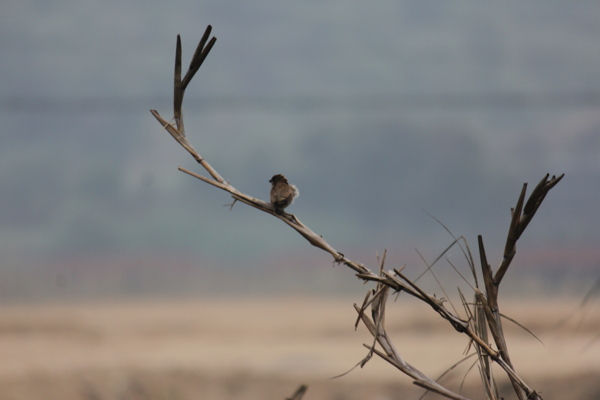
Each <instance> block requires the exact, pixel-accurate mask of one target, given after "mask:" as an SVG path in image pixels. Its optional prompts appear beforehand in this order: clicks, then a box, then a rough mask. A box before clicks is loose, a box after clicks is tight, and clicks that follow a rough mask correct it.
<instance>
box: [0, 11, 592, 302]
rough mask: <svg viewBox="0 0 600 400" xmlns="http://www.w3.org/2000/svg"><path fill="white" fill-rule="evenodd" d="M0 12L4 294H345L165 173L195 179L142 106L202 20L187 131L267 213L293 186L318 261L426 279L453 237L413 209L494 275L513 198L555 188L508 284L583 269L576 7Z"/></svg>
mask: <svg viewBox="0 0 600 400" xmlns="http://www.w3.org/2000/svg"><path fill="white" fill-rule="evenodd" d="M2 9H3V11H2V15H1V16H0V20H1V24H0V30H1V32H2V35H1V39H0V51H1V52H2V59H3V62H2V63H1V65H0V80H1V84H0V124H1V126H2V135H1V136H0V140H1V141H2V145H1V147H0V152H1V157H0V163H1V165H0V171H1V173H0V276H1V277H2V279H0V297H4V298H34V297H46V296H58V297H81V296H100V297H103V296H114V295H126V296H129V295H153V294H164V295H167V296H169V295H172V294H179V295H182V294H184V295H194V294H202V293H207V292H211V291H213V292H214V291H216V292H222V291H224V290H225V291H230V290H232V291H236V292H240V291H244V292H248V293H254V292H255V291H271V292H278V291H286V292H287V291H289V290H298V291H300V292H303V291H305V290H327V291H329V290H334V291H336V290H339V291H344V290H352V287H353V286H354V285H356V282H354V280H353V279H352V278H348V279H339V278H340V274H339V271H338V272H334V273H331V271H329V270H331V268H330V265H331V260H330V257H329V256H328V255H327V254H325V253H321V252H320V251H318V250H317V249H315V248H312V247H311V246H310V245H308V243H307V242H305V241H304V240H303V239H302V238H300V237H299V236H298V235H297V233H295V232H293V231H292V230H290V229H288V228H287V227H286V226H285V225H284V224H282V223H280V221H278V220H275V219H273V218H268V217H266V216H265V215H262V214H261V213H257V212H256V211H255V210H253V209H250V208H248V207H245V206H243V205H241V204H238V205H236V206H235V207H234V208H233V210H232V211H229V208H228V207H223V205H224V204H228V203H230V202H231V198H230V197H229V196H228V195H227V194H226V193H225V192H221V191H219V190H216V189H214V188H213V187H210V186H208V185H206V184H204V183H202V182H200V181H197V180H195V179H193V178H191V177H189V176H187V175H185V174H183V173H181V172H179V171H177V167H178V166H180V165H181V166H184V167H186V168H189V169H192V170H194V171H198V172H201V173H204V171H203V170H202V169H201V168H200V167H199V166H198V165H196V164H195V162H194V160H193V159H192V158H191V157H190V156H189V155H188V154H187V153H186V152H185V151H184V150H183V149H182V148H180V147H179V145H177V143H176V142H174V141H173V139H172V138H171V137H170V136H169V135H168V134H167V133H166V132H164V131H162V130H161V128H160V125H159V124H158V123H157V122H156V121H155V120H154V118H153V117H152V116H151V115H150V113H149V111H148V110H149V109H151V108H153V109H157V110H158V111H159V112H160V113H161V114H162V115H163V116H165V117H166V118H167V119H168V118H169V117H170V115H171V113H172V100H171V96H172V79H173V78H172V71H173V60H174V51H175V38H176V35H177V34H181V36H182V40H183V52H184V53H183V54H184V67H185V66H187V63H189V60H190V57H191V55H192V53H193V51H194V49H195V47H196V45H197V43H198V40H199V39H200V37H201V35H202V33H203V32H204V29H205V27H206V25H208V24H211V25H212V26H213V27H214V29H213V35H215V36H217V37H218V41H217V44H216V46H215V47H214V49H213V50H212V52H211V53H210V55H209V57H208V59H207V61H206V62H205V64H204V65H203V66H202V68H201V70H200V72H199V74H198V75H197V76H196V78H195V79H194V81H192V84H191V85H190V87H189V88H188V91H187V94H186V98H185V101H184V113H185V114H184V115H185V120H186V128H187V134H188V136H189V139H190V141H191V142H192V144H193V145H194V146H195V147H196V148H197V149H198V150H199V152H200V154H202V155H203V156H204V157H205V158H206V159H207V160H208V161H209V162H210V163H211V164H212V165H213V166H214V167H215V168H216V169H217V170H218V171H219V172H220V173H221V175H222V176H223V177H224V178H225V179H227V180H229V181H230V182H231V183H232V184H233V185H234V186H235V187H236V188H238V189H239V190H241V191H243V192H245V193H248V194H250V195H252V196H255V197H258V198H262V199H265V200H266V199H268V191H269V188H270V185H269V183H268V180H269V179H270V177H271V176H272V175H274V174H276V173H283V174H285V175H286V176H287V177H288V178H289V179H290V181H291V182H292V183H294V184H296V185H297V186H298V188H299V189H300V192H301V197H300V199H299V200H298V201H297V202H296V203H295V204H294V205H293V207H291V208H290V209H289V211H290V212H293V213H295V214H296V215H297V216H298V217H299V218H300V219H301V220H302V221H303V222H304V223H305V224H307V225H308V226H309V227H311V228H312V229H313V230H314V231H315V232H317V233H319V234H321V235H323V236H324V238H325V239H326V240H328V241H329V242H330V244H331V245H333V246H334V247H335V248H336V249H337V250H339V251H341V252H343V253H345V254H346V255H348V256H350V257H353V258H356V259H358V260H359V261H361V262H363V263H366V264H374V263H375V254H376V253H379V254H381V253H382V251H383V250H384V249H388V251H389V260H390V266H391V265H392V264H393V265H395V266H401V265H404V264H407V265H408V266H410V267H411V268H414V269H416V270H417V269H421V270H422V268H423V263H422V262H421V260H420V259H419V257H418V255H417V254H416V252H415V248H417V249H419V250H420V251H421V252H423V253H425V254H428V255H429V256H430V257H432V258H434V257H435V256H437V255H438V254H439V252H440V251H441V250H442V249H444V248H445V247H446V246H447V245H448V244H449V243H450V242H451V237H450V236H449V235H448V233H447V232H446V231H445V230H444V228H443V227H442V226H440V225H439V224H438V223H437V222H435V220H434V219H433V218H431V217H430V216H429V215H428V214H431V215H432V216H434V217H435V218H437V219H439V220H440V221H441V222H442V223H443V224H445V225H446V226H447V227H448V228H449V229H450V230H451V231H452V232H453V233H454V234H455V235H457V236H460V235H464V236H465V238H466V239H467V241H468V242H469V243H470V244H471V246H474V245H475V243H476V236H477V235H478V234H482V235H483V237H484V240H485V242H486V244H487V246H488V251H489V252H490V253H491V254H490V257H491V259H492V264H493V265H496V261H497V262H499V261H500V256H501V251H502V248H503V240H504V237H505V235H506V231H507V228H508V223H509V217H510V214H509V210H510V208H511V207H513V206H514V204H515V202H516V200H517V197H518V194H519V191H520V189H521V185H522V184H523V183H524V182H528V183H529V185H530V190H531V189H532V188H533V187H534V186H535V184H537V182H538V181H539V180H540V179H541V178H542V177H543V176H544V175H545V174H546V173H550V174H551V175H552V174H556V175H559V174H562V173H565V174H566V178H565V179H564V180H563V181H562V182H561V183H560V184H559V185H558V186H557V187H556V188H555V189H554V190H553V191H552V192H551V194H550V196H549V197H548V199H547V200H546V202H545V203H544V204H543V206H542V208H541V209H540V211H539V214H538V215H537V217H536V219H535V220H534V222H533V224H532V225H531V226H530V228H529V229H528V231H527V232H526V234H525V235H524V237H523V239H522V242H521V243H520V246H519V249H518V250H519V253H518V257H517V258H516V260H515V262H516V263H517V264H518V265H519V267H518V268H519V269H520V270H519V272H518V273H519V274H523V275H520V277H519V280H517V281H515V290H517V291H519V290H521V291H522V290H525V291H527V292H529V291H531V290H532V289H533V287H532V286H531V285H532V282H533V283H535V284H536V285H537V286H536V288H535V289H536V290H538V289H539V290H540V291H544V290H548V289H550V290H552V291H553V292H554V291H555V290H566V291H572V290H574V288H580V287H581V284H582V282H583V283H584V286H585V284H586V283H589V278H590V277H593V276H594V275H596V276H597V272H598V265H599V263H600V246H599V245H600V237H599V236H598V230H599V227H600V213H598V211H597V206H598V204H599V201H600V185H599V183H600V157H599V155H600V113H599V112H598V110H599V107H600V51H598V40H599V39H600V24H598V23H597V21H598V18H599V17H600V5H599V4H597V3H596V2H588V1H577V2H569V3H561V2H550V3H549V2H542V1H533V2H527V3H523V2H518V1H508V2H502V4H495V5H493V6H492V5H482V4H480V3H479V2H476V1H460V2H452V3H440V2H437V1H375V2H372V1H369V2H366V1H352V2H350V3H349V2H336V1H329V2H281V1H259V2H252V3H248V4H246V3H233V4H225V3H223V2H216V1H175V2H169V3H168V4H167V3H164V2H159V1H149V2H145V3H143V4H142V3H139V2H134V1H118V2H117V1H108V2H86V3H74V2H72V1H68V0H63V1H60V0H59V1H53V2H50V3H49V2H46V1H33V0H31V1H8V2H5V3H4V5H3V6H2ZM459 258H461V256H460V252H457V254H456V260H458V259H459ZM463 261H464V260H463ZM456 262H458V261H456ZM446 267H447V265H446ZM516 268H517V267H515V269H516ZM259 270H261V271H270V272H269V273H271V275H270V276H271V277H272V279H271V280H270V281H269V282H268V285H264V284H263V282H264V280H263V279H262V278H259V279H255V278H254V277H256V276H257V275H258V276H261V275H262V274H260V273H257V271H259ZM511 272H513V271H511ZM515 274H516V272H514V273H513V274H512V275H511V277H512V276H514V275H515ZM524 274H527V276H531V277H532V279H533V280H532V281H527V284H526V285H523V284H522V278H523V276H524ZM292 277H293V279H291V278H292ZM509 278H510V277H509ZM341 281H348V282H341ZM519 282H521V284H520V283H519ZM348 285H350V286H348ZM519 285H521V286H520V287H519V289H516V288H517V287H518V286H519ZM361 290H362V289H361Z"/></svg>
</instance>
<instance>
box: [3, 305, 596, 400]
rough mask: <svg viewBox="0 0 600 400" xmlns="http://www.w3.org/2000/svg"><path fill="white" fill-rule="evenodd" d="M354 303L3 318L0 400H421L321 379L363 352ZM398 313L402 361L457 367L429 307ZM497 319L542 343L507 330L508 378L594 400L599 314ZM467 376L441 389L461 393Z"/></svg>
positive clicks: (470, 381) (543, 312)
mask: <svg viewBox="0 0 600 400" xmlns="http://www.w3.org/2000/svg"><path fill="white" fill-rule="evenodd" d="M357 300H360V299H354V300H351V299H343V300H342V299H327V298H272V299H245V298H243V299H196V300H179V301H174V300H171V301H145V302H142V301H123V302H111V303H109V302H98V303H80V304H51V305H48V304H46V305H42V304H35V305H3V306H0V360H1V361H0V400H4V399H7V400H16V399H27V400H35V399H44V400H54V399H57V400H58V399H60V400H74V399H88V400H96V399H97V400H105V399H106V400H108V399H157V400H158V399H178V400H189V399H277V400H279V399H281V400H283V399H285V398H286V397H287V396H290V395H291V394H292V393H293V391H294V390H295V389H296V388H297V386H298V385H299V384H300V383H306V384H308V385H309V390H308V392H307V394H306V396H305V399H307V400H317V399H328V400H329V399H336V400H337V399H382V400H383V399H417V398H418V397H419V394H420V391H419V390H418V388H416V387H414V385H411V384H410V382H411V381H410V380H409V379H408V378H407V377H405V376H403V375H400V374H399V373H397V372H396V370H395V369H394V368H392V367H391V366H389V365H387V364H385V363H384V362H383V361H381V360H379V359H376V358H374V359H373V360H371V361H370V363H369V364H367V366H366V367H365V368H364V369H357V370H354V371H353V372H351V373H350V374H348V375H346V376H344V377H342V378H339V379H334V380H330V379H328V378H330V377H332V376H335V375H338V374H340V373H342V372H344V371H346V370H348V369H350V368H351V367H352V366H353V365H355V364H356V363H357V362H358V361H359V360H360V359H361V358H363V357H364V356H365V354H366V349H365V348H364V347H363V346H362V343H367V342H369V343H370V339H369V337H368V336H367V334H366V332H365V330H364V329H363V328H359V329H358V330H357V331H355V330H354V327H353V324H354V320H355V317H356V315H355V312H354V310H353V308H352V302H353V301H357ZM398 303H399V304H390V306H389V307H388V316H387V325H388V330H389V331H390V332H392V333H393V335H394V339H395V343H396V346H397V348H398V349H399V351H400V353H401V354H402V355H403V356H404V357H405V359H406V360H408V361H409V362H411V363H412V364H413V365H415V366H417V367H419V368H421V370H422V371H424V372H425V373H427V374H430V375H431V376H434V377H436V376H438V375H439V374H441V373H442V372H443V371H444V370H445V369H446V368H447V367H449V366H451V365H452V364H453V363H454V362H456V361H458V360H459V359H460V358H461V357H462V353H463V351H464V350H465V348H466V344H467V343H466V341H465V339H464V338H463V337H462V336H461V335H459V334H457V333H455V332H454V331H452V330H451V329H450V328H449V327H448V326H446V324H444V323H443V321H442V320H441V319H440V318H436V315H434V314H433V313H432V312H430V310H429V309H427V308H425V306H423V305H418V304H415V303H412V302H407V301H404V299H402V301H401V302H398ZM400 303H401V304H400ZM503 311H504V313H506V314H509V315H510V316H511V317H513V318H515V319H517V320H519V322H521V323H523V324H525V325H527V327H528V328H530V329H531V330H532V331H533V332H534V333H535V334H536V335H537V336H538V337H539V338H540V339H541V340H542V341H543V344H540V343H539V342H538V341H537V340H536V339H534V338H532V337H531V336H529V335H528V334H527V333H525V332H523V331H522V330H520V329H517V328H515V327H512V326H510V325H508V326H507V331H508V332H507V337H508V343H509V349H511V351H512V353H511V354H512V358H513V362H514V363H515V365H516V366H517V371H518V372H519V373H520V374H521V376H522V377H524V378H525V380H526V381H527V382H528V383H530V385H531V386H533V387H534V388H536V389H539V390H540V391H542V394H543V397H544V399H546V400H551V399H566V398H568V399H581V400H592V399H594V400H598V399H600V312H599V311H600V307H598V305H595V306H592V307H588V308H586V309H584V310H580V309H579V308H578V305H577V303H575V302H571V301H567V300H564V299H562V300H554V301H543V302H542V301H537V302H536V301H519V302H517V301H513V302H511V303H510V304H506V305H505V306H504V309H503ZM566 317H570V319H569V320H568V321H567V322H566V324H559V322H560V320H561V319H563V318H566ZM465 364H466V366H465V367H461V368H457V370H456V371H454V372H453V373H451V375H450V376H449V377H447V378H445V379H444V380H443V381H442V382H444V383H445V384H447V385H448V386H449V387H451V388H453V389H455V390H459V389H458V387H459V386H460V383H461V381H462V379H463V377H464V375H465V371H466V369H467V368H468V365H469V364H470V361H469V362H467V363H465ZM476 375H477V371H476V370H472V371H471V373H470V375H469V376H468V377H467V380H466V382H467V383H466V385H465V388H464V390H463V393H465V394H469V395H471V396H473V398H479V399H481V398H483V396H482V395H481V393H480V392H477V391H475V392H474V391H473V390H474V389H473V388H474V387H475V388H476V387H477V376H476ZM497 375H498V377H501V376H502V375H501V373H500V372H498V374H497ZM428 398H432V399H433V398H438V397H436V396H434V395H430V396H429V397H428ZM509 398H513V396H510V397H509Z"/></svg>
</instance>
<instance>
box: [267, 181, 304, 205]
mask: <svg viewBox="0 0 600 400" xmlns="http://www.w3.org/2000/svg"><path fill="white" fill-rule="evenodd" d="M269 182H271V185H272V186H271V204H272V205H273V208H274V209H275V212H276V213H277V214H281V213H282V212H283V210H284V209H285V208H286V207H287V206H289V205H290V204H292V203H293V202H294V199H295V198H296V197H298V196H299V195H300V192H298V189H296V186H294V185H290V184H289V183H288V180H287V178H286V177H285V176H283V175H281V174H277V175H274V176H273V177H272V178H271V180H270V181H269Z"/></svg>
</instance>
